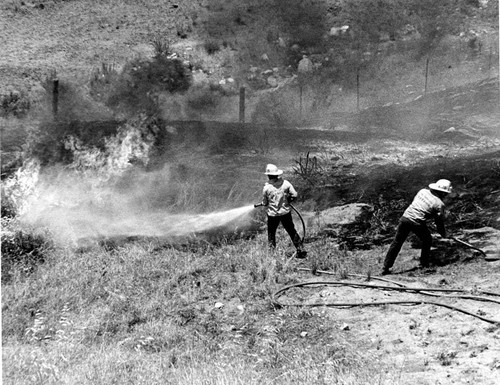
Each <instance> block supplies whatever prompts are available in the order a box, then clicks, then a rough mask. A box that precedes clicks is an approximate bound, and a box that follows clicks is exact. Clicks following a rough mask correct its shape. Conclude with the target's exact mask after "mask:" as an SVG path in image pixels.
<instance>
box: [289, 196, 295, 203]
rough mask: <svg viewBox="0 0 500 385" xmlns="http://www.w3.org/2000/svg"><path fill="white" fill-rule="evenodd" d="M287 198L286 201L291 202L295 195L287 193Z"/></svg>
mask: <svg viewBox="0 0 500 385" xmlns="http://www.w3.org/2000/svg"><path fill="white" fill-rule="evenodd" d="M287 200H288V203H292V202H293V201H295V197H294V196H291V195H288V197H287Z"/></svg>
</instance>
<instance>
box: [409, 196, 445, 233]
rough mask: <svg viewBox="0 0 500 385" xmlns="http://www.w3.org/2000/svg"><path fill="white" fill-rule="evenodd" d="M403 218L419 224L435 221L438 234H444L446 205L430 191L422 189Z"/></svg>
mask: <svg viewBox="0 0 500 385" xmlns="http://www.w3.org/2000/svg"><path fill="white" fill-rule="evenodd" d="M403 217H405V218H408V219H409V220H411V221H413V222H415V223H419V224H422V223H425V222H426V221H428V220H430V219H434V221H435V222H436V226H437V230H438V232H439V233H440V234H442V235H443V234H444V224H443V220H444V203H443V201H442V200H441V199H439V197H437V196H436V195H434V194H433V193H432V191H431V190H429V189H422V190H420V191H419V192H418V193H417V195H415V198H413V202H412V203H411V204H410V206H408V208H407V209H406V210H405V212H404V213H403Z"/></svg>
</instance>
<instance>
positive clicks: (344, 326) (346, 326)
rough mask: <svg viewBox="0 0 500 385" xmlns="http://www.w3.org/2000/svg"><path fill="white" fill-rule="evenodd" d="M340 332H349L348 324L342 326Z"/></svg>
mask: <svg viewBox="0 0 500 385" xmlns="http://www.w3.org/2000/svg"><path fill="white" fill-rule="evenodd" d="M340 330H350V327H349V325H348V324H343V325H342V326H341V327H340Z"/></svg>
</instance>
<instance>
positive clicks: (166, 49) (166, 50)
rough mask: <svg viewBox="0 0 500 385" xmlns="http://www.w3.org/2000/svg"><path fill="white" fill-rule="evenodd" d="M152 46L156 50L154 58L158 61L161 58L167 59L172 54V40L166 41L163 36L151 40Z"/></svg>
mask: <svg viewBox="0 0 500 385" xmlns="http://www.w3.org/2000/svg"><path fill="white" fill-rule="evenodd" d="M151 45H152V46H153V48H154V51H155V54H154V57H155V58H156V59H158V58H160V57H167V56H169V55H171V54H172V51H171V49H170V40H168V39H164V38H163V37H161V36H155V37H154V38H153V39H152V40H151Z"/></svg>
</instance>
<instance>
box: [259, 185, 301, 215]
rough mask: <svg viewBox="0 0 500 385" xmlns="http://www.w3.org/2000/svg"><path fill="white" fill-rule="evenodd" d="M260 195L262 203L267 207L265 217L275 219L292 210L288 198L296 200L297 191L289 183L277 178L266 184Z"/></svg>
mask: <svg viewBox="0 0 500 385" xmlns="http://www.w3.org/2000/svg"><path fill="white" fill-rule="evenodd" d="M262 195H263V198H262V203H263V204H264V206H267V215H269V216H270V217H277V216H281V215H285V214H288V213H289V212H290V210H291V209H292V208H291V207H290V203H289V202H288V197H292V198H294V199H295V198H297V191H295V189H294V188H293V186H292V184H291V183H290V182H289V181H287V180H285V179H282V178H277V179H275V180H272V179H270V180H269V181H268V182H266V184H265V185H264V189H263V190H262Z"/></svg>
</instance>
